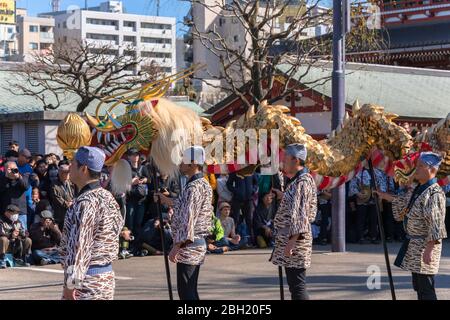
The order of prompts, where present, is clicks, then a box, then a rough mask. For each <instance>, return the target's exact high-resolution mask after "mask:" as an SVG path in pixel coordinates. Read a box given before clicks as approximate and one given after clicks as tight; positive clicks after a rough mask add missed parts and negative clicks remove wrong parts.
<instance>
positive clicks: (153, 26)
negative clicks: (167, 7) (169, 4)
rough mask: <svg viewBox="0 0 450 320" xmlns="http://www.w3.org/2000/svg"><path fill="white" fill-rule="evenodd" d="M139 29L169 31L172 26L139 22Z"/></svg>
mask: <svg viewBox="0 0 450 320" xmlns="http://www.w3.org/2000/svg"><path fill="white" fill-rule="evenodd" d="M141 28H144V29H158V30H171V29H172V25H170V24H161V23H149V22H141Z"/></svg>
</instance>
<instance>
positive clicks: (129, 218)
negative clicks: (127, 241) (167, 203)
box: [125, 202, 145, 236]
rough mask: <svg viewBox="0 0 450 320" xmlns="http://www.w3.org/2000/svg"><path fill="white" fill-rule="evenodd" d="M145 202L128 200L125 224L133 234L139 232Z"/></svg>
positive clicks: (135, 234)
mask: <svg viewBox="0 0 450 320" xmlns="http://www.w3.org/2000/svg"><path fill="white" fill-rule="evenodd" d="M144 214H145V203H136V202H128V203H127V215H126V218H125V226H127V227H128V229H130V230H131V232H133V234H134V236H137V235H138V234H140V231H141V228H142V222H143V221H144Z"/></svg>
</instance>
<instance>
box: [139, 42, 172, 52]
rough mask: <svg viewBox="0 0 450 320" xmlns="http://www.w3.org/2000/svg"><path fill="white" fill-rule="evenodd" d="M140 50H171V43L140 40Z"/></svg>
mask: <svg viewBox="0 0 450 320" xmlns="http://www.w3.org/2000/svg"><path fill="white" fill-rule="evenodd" d="M141 46H142V49H141V50H142V51H157V52H172V45H171V44H159V43H145V42H141Z"/></svg>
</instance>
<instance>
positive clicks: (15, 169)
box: [11, 168, 19, 174]
mask: <svg viewBox="0 0 450 320" xmlns="http://www.w3.org/2000/svg"><path fill="white" fill-rule="evenodd" d="M11 173H14V174H17V173H19V169H17V168H14V169H11Z"/></svg>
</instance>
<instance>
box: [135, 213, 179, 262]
mask: <svg viewBox="0 0 450 320" xmlns="http://www.w3.org/2000/svg"><path fill="white" fill-rule="evenodd" d="M163 231H164V238H165V243H164V246H165V248H166V250H167V252H169V251H170V249H171V247H172V243H173V239H172V231H171V229H170V223H169V216H168V215H167V214H163ZM138 246H140V248H141V252H139V253H140V254H141V255H161V254H162V253H163V248H162V241H161V223H160V221H159V219H157V218H156V219H150V220H149V221H147V222H146V223H145V224H144V227H143V228H142V234H141V236H140V238H139V241H138ZM137 253H138V252H137Z"/></svg>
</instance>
